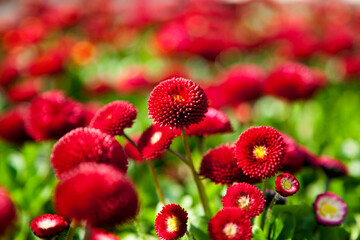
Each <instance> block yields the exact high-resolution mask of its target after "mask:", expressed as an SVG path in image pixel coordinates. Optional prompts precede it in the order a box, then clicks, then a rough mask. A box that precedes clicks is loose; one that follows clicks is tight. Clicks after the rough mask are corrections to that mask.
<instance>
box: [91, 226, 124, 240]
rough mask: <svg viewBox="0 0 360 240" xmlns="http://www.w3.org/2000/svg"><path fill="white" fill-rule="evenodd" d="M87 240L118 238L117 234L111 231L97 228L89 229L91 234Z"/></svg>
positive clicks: (112, 239) (114, 239) (113, 239)
mask: <svg viewBox="0 0 360 240" xmlns="http://www.w3.org/2000/svg"><path fill="white" fill-rule="evenodd" d="M89 240H120V238H118V237H117V236H115V235H114V234H112V233H109V232H106V231H105V230H102V229H99V228H93V229H91V235H90V239H89Z"/></svg>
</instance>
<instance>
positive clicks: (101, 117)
mask: <svg viewBox="0 0 360 240" xmlns="http://www.w3.org/2000/svg"><path fill="white" fill-rule="evenodd" d="M136 116H137V110H136V108H135V107H134V106H133V105H132V104H130V103H129V102H126V101H114V102H111V103H109V104H107V105H105V106H104V107H102V108H101V109H100V110H99V111H97V113H96V114H95V116H94V117H93V119H92V120H91V122H90V124H89V127H91V128H96V129H100V130H101V131H103V132H105V133H107V134H110V135H113V136H116V135H122V134H123V132H124V129H125V128H129V127H131V126H132V125H133V123H134V120H135V119H136Z"/></svg>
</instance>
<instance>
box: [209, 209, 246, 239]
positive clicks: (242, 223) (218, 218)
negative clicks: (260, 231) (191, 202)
mask: <svg viewBox="0 0 360 240" xmlns="http://www.w3.org/2000/svg"><path fill="white" fill-rule="evenodd" d="M208 229H209V237H210V239H212V240H250V239H251V237H252V234H251V223H250V219H249V217H248V215H247V214H246V212H245V210H243V209H241V208H238V207H226V208H223V209H222V210H220V211H219V212H218V213H217V214H216V215H215V217H213V218H212V219H211V220H210V222H209V225H208Z"/></svg>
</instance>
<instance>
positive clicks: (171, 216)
mask: <svg viewBox="0 0 360 240" xmlns="http://www.w3.org/2000/svg"><path fill="white" fill-rule="evenodd" d="M187 216H188V214H187V212H186V211H185V210H184V209H183V208H182V207H181V206H180V205H177V204H174V203H170V204H168V205H166V206H164V207H163V208H162V209H161V211H160V213H159V214H158V215H157V216H156V219H155V230H156V235H157V236H158V237H159V239H162V240H176V239H179V238H181V237H182V236H184V234H185V232H186V229H187V220H188V217H187Z"/></svg>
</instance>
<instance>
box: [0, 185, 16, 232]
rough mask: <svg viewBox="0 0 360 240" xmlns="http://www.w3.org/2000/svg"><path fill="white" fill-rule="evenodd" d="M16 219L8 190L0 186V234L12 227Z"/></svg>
mask: <svg viewBox="0 0 360 240" xmlns="http://www.w3.org/2000/svg"><path fill="white" fill-rule="evenodd" d="M15 220H16V210H15V206H14V204H13V202H12V201H11V199H10V197H9V193H8V191H7V190H6V189H5V188H3V187H1V186H0V236H2V235H4V234H5V233H6V231H7V230H8V229H9V228H11V227H12V225H13V224H14V222H15Z"/></svg>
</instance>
